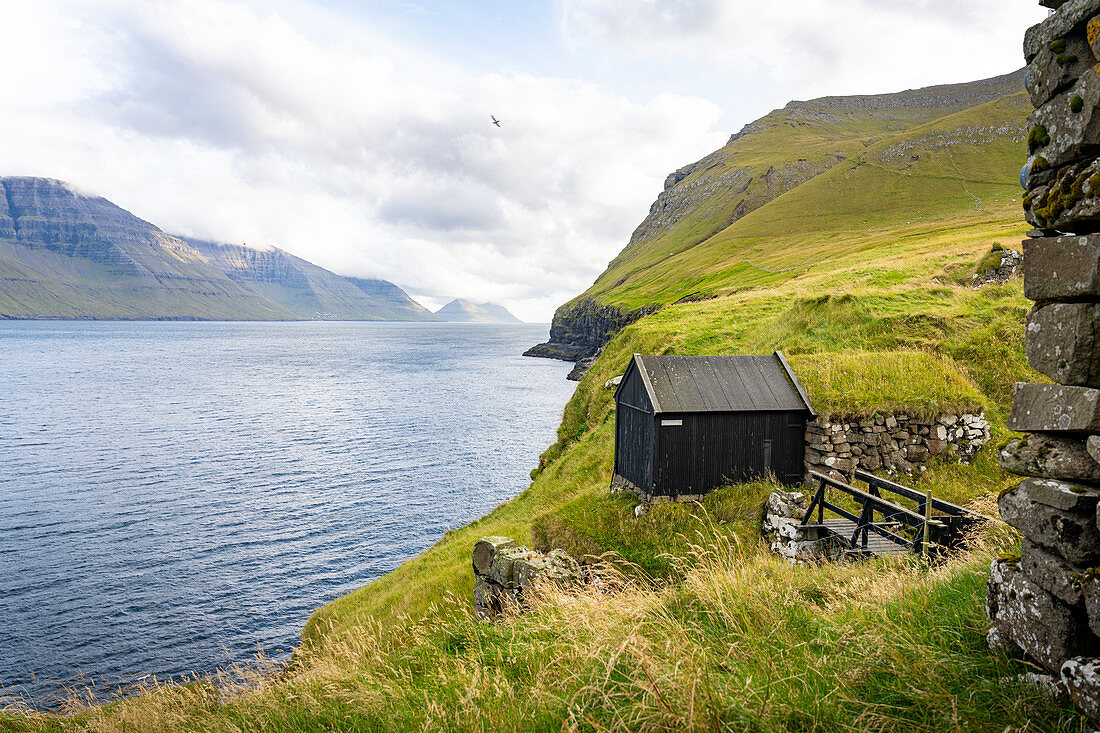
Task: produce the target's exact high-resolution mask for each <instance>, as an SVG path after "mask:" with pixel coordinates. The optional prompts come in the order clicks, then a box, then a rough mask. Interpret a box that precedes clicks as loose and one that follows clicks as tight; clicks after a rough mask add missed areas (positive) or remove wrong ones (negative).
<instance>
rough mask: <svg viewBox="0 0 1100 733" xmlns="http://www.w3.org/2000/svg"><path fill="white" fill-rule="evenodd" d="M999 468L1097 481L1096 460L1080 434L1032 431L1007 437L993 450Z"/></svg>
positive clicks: (1099, 475)
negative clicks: (997, 448)
mask: <svg viewBox="0 0 1100 733" xmlns="http://www.w3.org/2000/svg"><path fill="white" fill-rule="evenodd" d="M997 462H998V463H1000V464H1001V468H1003V469H1004V470H1006V471H1009V472H1011V473H1015V474H1017V475H1020V476H1038V477H1041V478H1051V479H1062V480H1064V481H1084V482H1093V483H1100V463H1097V462H1096V460H1095V459H1093V457H1092V456H1091V455H1090V454H1089V452H1088V450H1087V449H1086V448H1085V440H1084V439H1083V438H1078V437H1071V436H1066V435H1057V434H1050V433H1032V434H1031V435H1028V436H1027V437H1024V438H1018V439H1016V440H1010V441H1008V443H1006V444H1005V446H1004V447H1003V448H1001V449H1000V450H999V451H998V452H997Z"/></svg>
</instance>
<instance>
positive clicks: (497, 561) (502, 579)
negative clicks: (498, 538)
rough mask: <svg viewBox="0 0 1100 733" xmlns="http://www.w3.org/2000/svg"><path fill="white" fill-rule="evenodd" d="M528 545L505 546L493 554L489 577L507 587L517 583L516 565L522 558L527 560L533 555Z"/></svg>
mask: <svg viewBox="0 0 1100 733" xmlns="http://www.w3.org/2000/svg"><path fill="white" fill-rule="evenodd" d="M533 554H534V553H532V552H531V551H530V550H528V549H527V548H526V547H504V548H501V549H500V550H499V551H498V552H497V553H496V555H494V556H493V562H492V563H491V564H490V565H489V579H490V580H492V581H493V582H494V583H497V584H498V585H502V586H504V587H505V588H510V587H513V586H514V584H515V574H514V573H515V565H516V563H517V562H519V561H520V560H526V559H527V557H528V556H529V555H533Z"/></svg>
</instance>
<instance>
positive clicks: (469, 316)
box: [435, 298, 523, 323]
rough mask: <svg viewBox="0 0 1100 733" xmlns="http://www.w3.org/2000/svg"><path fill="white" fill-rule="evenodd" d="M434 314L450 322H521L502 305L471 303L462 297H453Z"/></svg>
mask: <svg viewBox="0 0 1100 733" xmlns="http://www.w3.org/2000/svg"><path fill="white" fill-rule="evenodd" d="M435 314H436V316H438V317H439V318H440V319H441V320H444V321H449V322H451V323H523V321H521V320H520V319H518V318H516V317H515V316H514V315H512V314H511V313H510V312H509V311H508V309H507V308H505V307H504V306H502V305H497V304H496V303H471V302H470V301H468V300H463V299H462V298H455V299H454V300H452V301H451V302H450V303H448V304H447V305H445V306H443V307H442V308H440V309H439V310H437V311H436V312H435Z"/></svg>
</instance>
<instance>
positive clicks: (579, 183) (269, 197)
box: [0, 0, 724, 318]
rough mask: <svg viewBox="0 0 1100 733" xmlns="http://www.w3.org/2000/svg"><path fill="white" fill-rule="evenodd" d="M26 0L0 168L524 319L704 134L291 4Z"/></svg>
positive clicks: (574, 85)
mask: <svg viewBox="0 0 1100 733" xmlns="http://www.w3.org/2000/svg"><path fill="white" fill-rule="evenodd" d="M31 5H32V4H26V6H24V7H22V8H21V9H20V10H19V13H20V14H21V16H22V17H21V18H19V19H18V20H20V21H22V22H23V23H24V24H25V25H26V26H27V27H30V28H33V29H34V32H32V33H30V34H28V35H26V36H25V37H24V38H22V39H20V38H18V37H15V38H12V39H11V41H12V42H11V43H9V44H6V45H5V46H4V47H3V48H0V63H4V65H5V68H8V69H9V70H10V69H13V68H18V69H19V70H20V72H19V74H10V73H9V74H6V75H5V78H4V79H3V80H2V81H0V95H2V98H3V99H5V100H8V101H6V102H5V114H4V121H3V123H0V124H2V125H3V135H0V157H2V158H3V159H4V160H5V161H7V165H8V166H9V167H10V169H9V170H6V171H4V172H5V173H6V174H16V173H19V174H27V175H45V176H53V177H57V178H63V179H65V180H69V181H72V182H73V183H74V184H75V185H78V186H80V187H81V188H83V189H89V190H94V191H96V192H98V193H101V194H102V195H105V196H107V197H108V198H110V199H111V200H113V201H115V202H116V203H118V204H119V205H121V206H123V207H124V208H127V209H129V210H131V211H133V212H134V213H135V214H137V215H138V216H141V217H142V218H145V219H148V220H150V221H152V222H154V223H156V224H157V225H159V226H161V227H162V228H164V229H166V230H168V231H177V232H180V233H185V234H192V235H196V236H202V237H208V238H214V239H220V240H225V241H234V242H242V241H243V242H246V243H249V244H251V245H256V246H262V245H274V246H279V247H282V248H284V249H287V250H289V251H291V252H293V253H294V254H297V255H299V256H301V257H304V258H306V259H309V260H311V261H314V262H317V263H318V264H321V265H323V266H325V267H328V268H330V269H333V270H335V271H337V272H340V273H342V274H348V275H358V276H374V277H384V278H387V279H390V280H393V281H395V282H397V283H398V284H400V285H401V286H402V287H405V288H406V289H408V290H410V292H413V293H423V294H429V295H437V296H438V297H446V296H462V297H468V298H472V299H475V300H478V301H483V300H499V301H503V302H505V303H506V304H508V305H509V306H510V307H513V308H514V309H515V310H516V311H517V312H518V313H520V315H521V316H525V317H528V318H532V317H536V318H548V317H549V314H550V312H551V311H552V305H553V304H555V303H557V302H560V301H561V300H565V299H567V298H568V297H571V296H572V295H573V294H575V293H576V292H578V291H580V290H582V289H583V288H585V287H586V286H587V285H588V284H589V283H590V282H591V281H592V279H593V278H594V277H595V275H596V274H598V272H599V271H600V270H602V268H603V267H604V265H605V264H606V263H607V261H608V260H610V259H611V258H612V257H613V256H614V255H615V254H616V253H617V252H618V250H619V249H620V248H621V247H622V246H623V244H624V243H625V241H626V239H627V237H628V236H629V234H630V231H631V230H632V229H633V227H634V226H636V225H637V223H638V222H639V221H640V220H641V218H642V216H644V214H645V212H646V210H647V208H648V205H649V203H650V201H651V200H652V199H653V198H654V197H655V195H656V193H657V192H658V191H659V186H660V181H661V179H662V178H663V176H664V175H665V174H666V173H667V172H668V170H671V169H673V168H675V167H677V166H679V165H681V164H683V163H684V162H685V161H688V160H692V159H695V158H698V157H700V156H701V155H703V154H705V153H706V152H708V151H709V150H710V149H713V148H714V147H717V146H718V145H720V144H721V142H722V138H723V136H724V132H719V131H717V130H715V129H713V127H714V123H715V122H716V120H717V119H718V116H719V110H718V109H717V107H716V106H715V105H714V104H713V103H711V102H708V101H706V100H704V99H701V98H698V97H693V96H690V95H679V96H668V95H664V96H661V95H654V96H652V97H650V98H646V99H642V100H640V101H638V100H635V99H632V98H629V97H627V96H624V95H622V94H618V93H616V92H615V91H614V90H612V89H610V88H608V87H607V86H605V85H602V84H599V83H595V82H589V81H584V80H580V79H567V78H555V77H546V76H536V75H532V74H527V73H521V72H518V71H507V70H497V69H494V70H491V71H485V70H479V69H473V70H471V69H467V68H464V67H463V66H462V65H461V63H458V62H455V61H454V60H449V59H441V58H437V57H435V56H433V55H432V54H431V53H429V52H427V51H424V50H422V49H421V48H419V47H418V46H417V45H416V44H409V43H402V42H399V41H395V40H393V39H392V38H389V37H386V36H385V35H382V34H379V33H377V32H374V31H372V29H371V28H370V27H369V25H368V24H366V23H363V22H361V21H357V20H355V19H353V18H351V17H349V16H343V15H339V14H336V13H333V12H329V11H326V10H323V9H318V8H316V7H313V6H310V5H307V4H304V3H292V2H287V3H282V4H278V5H275V6H271V5H269V4H264V5H260V4H255V5H252V4H246V3H240V2H230V1H228V0H193V1H191V2H168V1H166V0H152V1H147V2H136V1H133V2H123V1H120V2H106V1H100V0H92V1H90V2H89V1H88V0H43V1H42V2H41V3H35V4H33V7H29V6H31ZM42 48H47V49H48V50H49V52H48V53H42V52H41V51H40V49H42ZM27 59H34V63H27V62H26V60H27ZM53 85H56V86H53ZM43 88H47V89H50V90H52V91H48V92H46V91H35V90H42V89H43ZM28 91H29V92H30V93H29V94H28V93H25V92H28ZM21 93H25V94H23V97H22V98H23V99H25V100H26V101H25V102H24V103H21V104H18V105H15V104H13V103H12V102H11V100H13V99H18V98H20V94H21ZM490 114H495V115H496V116H497V117H498V118H499V119H501V120H502V123H503V126H502V127H500V128H496V127H493V126H491V124H490V120H489V115H490Z"/></svg>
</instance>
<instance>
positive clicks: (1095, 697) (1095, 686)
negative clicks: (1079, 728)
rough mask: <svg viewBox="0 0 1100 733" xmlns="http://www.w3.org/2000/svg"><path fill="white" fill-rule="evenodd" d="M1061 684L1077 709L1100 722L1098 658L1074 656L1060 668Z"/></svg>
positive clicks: (1099, 660)
mask: <svg viewBox="0 0 1100 733" xmlns="http://www.w3.org/2000/svg"><path fill="white" fill-rule="evenodd" d="M1061 677H1062V684H1063V685H1065V687H1066V691H1067V692H1069V696H1070V698H1072V700H1073V702H1074V704H1075V705H1076V706H1077V709H1078V710H1080V711H1081V712H1082V713H1084V714H1085V715H1087V716H1088V717H1089V718H1091V719H1092V721H1093V722H1094V723H1100V659H1094V658H1090V657H1074V658H1073V659H1067V660H1066V662H1065V663H1064V664H1063V665H1062V669H1061Z"/></svg>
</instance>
